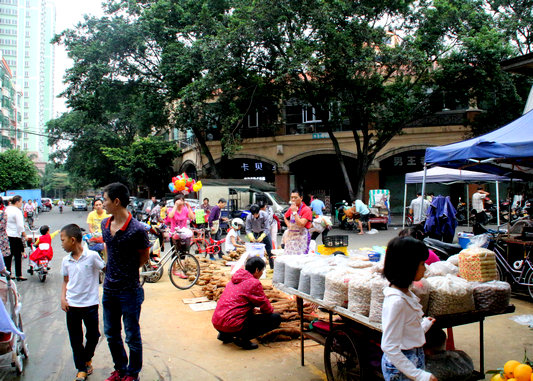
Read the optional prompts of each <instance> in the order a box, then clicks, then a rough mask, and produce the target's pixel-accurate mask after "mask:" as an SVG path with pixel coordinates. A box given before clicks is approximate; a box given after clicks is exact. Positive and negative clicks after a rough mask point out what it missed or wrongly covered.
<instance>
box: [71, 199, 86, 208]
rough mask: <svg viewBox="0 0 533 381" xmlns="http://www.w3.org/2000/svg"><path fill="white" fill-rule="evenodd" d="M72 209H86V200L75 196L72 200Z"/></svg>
mask: <svg viewBox="0 0 533 381" xmlns="http://www.w3.org/2000/svg"><path fill="white" fill-rule="evenodd" d="M72 210H73V211H75V210H87V202H86V201H85V200H84V199H82V198H76V199H74V201H73V202H72Z"/></svg>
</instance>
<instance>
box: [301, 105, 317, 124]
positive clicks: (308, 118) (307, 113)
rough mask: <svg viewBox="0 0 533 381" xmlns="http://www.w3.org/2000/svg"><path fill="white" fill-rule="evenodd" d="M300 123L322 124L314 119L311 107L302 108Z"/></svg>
mask: <svg viewBox="0 0 533 381" xmlns="http://www.w3.org/2000/svg"><path fill="white" fill-rule="evenodd" d="M302 122H303V123H317V122H322V121H321V120H320V119H317V118H316V112H315V108H314V107H311V106H304V107H302Z"/></svg>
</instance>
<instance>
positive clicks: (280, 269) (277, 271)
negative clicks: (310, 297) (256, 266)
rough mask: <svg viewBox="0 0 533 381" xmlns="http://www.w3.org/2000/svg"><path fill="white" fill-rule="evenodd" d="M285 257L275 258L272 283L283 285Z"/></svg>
mask: <svg viewBox="0 0 533 381" xmlns="http://www.w3.org/2000/svg"><path fill="white" fill-rule="evenodd" d="M286 258H287V257H285V256H281V257H276V259H275V260H274V274H273V275H272V283H283V282H284V281H285V259H286Z"/></svg>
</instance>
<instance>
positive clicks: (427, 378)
mask: <svg viewBox="0 0 533 381" xmlns="http://www.w3.org/2000/svg"><path fill="white" fill-rule="evenodd" d="M428 255H429V254H428V249H427V247H426V245H425V244H424V243H423V242H422V241H419V240H416V239H414V238H411V237H397V238H393V239H392V240H391V241H390V242H389V244H388V246H387V252H386V255H385V266H384V269H383V275H385V278H387V280H388V281H389V282H390V287H387V288H385V290H384V291H383V293H384V294H385V300H384V302H383V312H382V318H381V320H382V327H383V335H382V339H381V349H382V350H383V358H382V360H381V368H382V371H383V377H384V378H385V380H386V381H389V380H394V381H402V380H416V381H437V378H436V377H435V376H433V375H432V374H431V373H429V372H426V371H425V370H424V369H425V360H424V350H423V348H422V347H423V345H424V343H425V342H426V339H425V336H424V334H425V332H427V331H428V330H429V328H430V327H431V326H432V325H433V323H434V322H435V319H434V318H432V317H423V315H424V313H423V312H422V306H421V305H420V301H419V299H418V297H417V296H416V295H415V294H413V293H412V292H411V291H410V290H409V286H410V285H411V283H413V281H419V280H420V279H422V277H423V276H424V272H425V270H426V267H425V263H424V262H425V261H426V259H428Z"/></svg>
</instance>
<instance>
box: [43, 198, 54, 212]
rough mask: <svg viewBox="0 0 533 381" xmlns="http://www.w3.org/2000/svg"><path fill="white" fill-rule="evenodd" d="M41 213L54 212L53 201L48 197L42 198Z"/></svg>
mask: <svg viewBox="0 0 533 381" xmlns="http://www.w3.org/2000/svg"><path fill="white" fill-rule="evenodd" d="M41 204H42V206H41V211H42V212H49V211H51V210H52V200H51V199H49V198H46V197H43V198H41Z"/></svg>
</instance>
